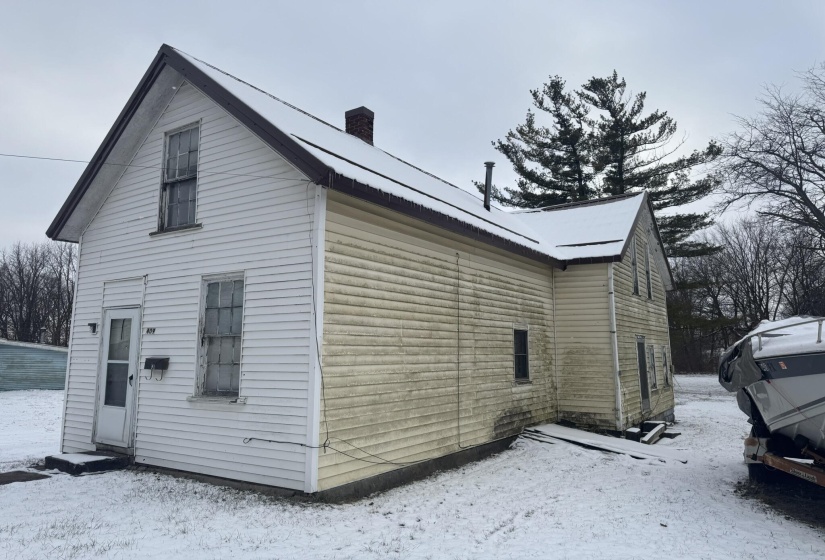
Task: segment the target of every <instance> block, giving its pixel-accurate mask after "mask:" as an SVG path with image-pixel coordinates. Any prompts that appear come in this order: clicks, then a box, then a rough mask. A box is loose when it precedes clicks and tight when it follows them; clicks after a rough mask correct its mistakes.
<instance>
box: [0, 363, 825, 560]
mask: <svg viewBox="0 0 825 560" xmlns="http://www.w3.org/2000/svg"><path fill="white" fill-rule="evenodd" d="M676 382H677V390H678V393H677V394H678V397H677V402H678V405H677V410H676V415H677V418H678V419H679V424H678V425H677V427H676V428H675V429H676V430H678V431H681V432H682V436H680V437H679V438H677V439H675V440H667V441H664V442H662V443H660V444H657V445H671V446H674V447H679V448H684V449H686V450H688V454H689V456H690V460H689V462H688V463H687V464H681V463H667V464H665V463H660V462H658V461H655V460H636V459H631V458H629V457H626V456H623V455H615V454H608V453H603V452H599V451H593V450H587V449H583V448H581V447H577V446H575V445H571V444H565V443H559V444H555V445H549V444H543V443H538V442H535V441H529V440H522V441H519V442H517V443H516V445H515V446H514V448H513V449H511V450H509V451H507V452H504V453H502V454H500V455H497V456H495V457H493V458H490V459H488V460H485V461H481V462H478V463H474V464H472V465H468V466H466V467H464V468H462V469H458V470H455V471H450V472H445V473H441V474H439V475H436V476H433V477H431V478H429V479H427V480H424V481H421V482H417V483H413V484H410V485H407V486H404V487H402V488H397V489H395V490H392V491H389V492H385V493H383V494H379V495H377V496H373V497H371V498H367V499H364V500H360V501H358V502H355V503H352V504H345V505H322V504H307V503H301V502H296V501H289V500H281V499H274V498H267V497H263V496H260V495H257V494H254V493H250V492H240V491H235V490H228V489H223V488H219V487H216V486H211V485H208V484H202V483H197V482H193V481H189V480H185V479H176V478H172V477H169V476H165V475H158V474H153V473H146V472H134V471H120V472H114V473H106V474H99V475H88V476H83V477H76V478H73V477H70V476H67V475H62V474H60V475H55V476H53V477H52V478H49V479H47V480H41V481H34V482H25V483H14V484H9V485H6V486H0V558H8V559H15V560H17V559H26V558H43V557H54V558H86V557H117V558H135V559H137V558H141V559H142V558H147V557H148V558H193V559H195V558H197V559H209V558H227V557H230V556H234V557H242V558H359V559H360V558H467V559H469V558H519V559H522V558H559V559H563V558H639V559H644V560H650V559H656V558H724V559H725V560H732V559H737V558H760V559H762V558H765V557H771V556H773V557H779V558H795V559H805V558H817V559H819V558H822V555H823V552H822V551H823V549H825V546H824V545H825V543H823V534H822V533H821V532H819V531H818V530H816V529H812V528H809V527H807V526H805V525H803V524H802V523H799V522H797V521H794V520H790V519H787V518H785V517H784V516H782V515H778V514H774V513H771V512H770V511H767V510H766V509H765V508H764V507H763V506H762V505H761V504H760V503H759V502H757V501H754V500H749V499H744V498H742V497H740V496H739V495H738V494H737V493H736V492H735V489H736V483H737V482H738V481H742V480H744V479H746V477H747V471H746V469H745V466H744V465H743V464H742V456H741V453H742V438H743V437H744V436H745V434H746V432H747V430H748V426H747V423H746V419H745V416H744V415H743V414H742V413H740V412H739V410H738V409H737V407H736V404H735V402H734V400H733V398H732V397H731V396H730V395H728V394H727V393H725V392H724V391H723V390H722V389H721V388H720V387H719V386H718V384H717V382H716V380H715V378H714V377H711V376H691V377H684V376H677V378H676ZM27 395H28V396H29V397H31V399H32V401H33V402H38V401H39V402H41V404H38V405H36V406H29V405H28V402H27V401H28V399H27ZM49 399H50V397H49V396H44V395H41V394H39V393H37V392H33V393H32V392H30V393H27V394H26V395H10V394H8V393H7V394H2V393H0V414H2V416H0V422H2V424H0V441H2V446H3V455H2V457H3V459H2V460H3V461H6V462H9V461H10V460H11V461H14V460H19V459H22V458H24V457H26V456H28V455H30V454H31V453H32V452H33V450H35V449H38V450H40V449H42V450H44V451H52V450H53V449H54V445H55V441H54V439H55V436H56V434H57V433H58V429H59V428H58V422H57V416H58V415H59V408H60V404H61V401H60V400H59V399H51V401H50V402H52V403H53V407H54V410H50V411H44V410H42V407H43V406H44V404H45V403H46V401H49ZM26 415H28V416H29V417H28V418H26V419H24V416H26ZM49 418H51V422H52V424H51V425H48V424H49V422H48V421H47V420H48V419H49ZM10 419H14V423H10ZM28 422H35V423H36V425H37V426H40V428H38V429H37V430H35V429H33V428H32V427H30V425H29V424H28ZM47 425H48V426H47ZM47 430H49V431H47ZM18 432H21V433H18ZM22 432H25V433H22ZM11 438H13V439H11ZM26 440H31V441H29V442H28V443H26V447H25V448H24V447H20V451H19V452H18V453H17V455H14V453H15V451H9V449H8V446H7V444H6V442H7V441H18V442H21V444H22V442H24V441H26ZM38 445H39V446H41V447H37V446H38Z"/></svg>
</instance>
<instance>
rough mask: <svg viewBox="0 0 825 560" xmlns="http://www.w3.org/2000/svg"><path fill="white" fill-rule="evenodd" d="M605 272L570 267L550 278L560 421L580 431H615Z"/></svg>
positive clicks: (594, 267) (586, 266)
mask: <svg viewBox="0 0 825 560" xmlns="http://www.w3.org/2000/svg"><path fill="white" fill-rule="evenodd" d="M607 266H608V265H606V264H584V265H571V266H569V267H567V269H566V270H564V271H556V272H555V275H554V278H553V281H554V287H555V295H556V348H557V359H558V375H559V396H558V398H559V416H560V417H561V418H563V419H565V420H569V421H571V422H575V423H576V424H577V425H581V426H585V427H604V428H614V427H615V425H616V392H615V382H614V374H613V354H612V345H611V340H610V312H609V299H608V293H607V292H608V290H607V286H608V284H607Z"/></svg>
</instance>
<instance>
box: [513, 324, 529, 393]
mask: <svg viewBox="0 0 825 560" xmlns="http://www.w3.org/2000/svg"><path fill="white" fill-rule="evenodd" d="M513 356H514V365H515V378H516V381H526V380H528V379H530V359H529V358H530V356H529V351H528V343H527V331H526V330H521V329H514V330H513Z"/></svg>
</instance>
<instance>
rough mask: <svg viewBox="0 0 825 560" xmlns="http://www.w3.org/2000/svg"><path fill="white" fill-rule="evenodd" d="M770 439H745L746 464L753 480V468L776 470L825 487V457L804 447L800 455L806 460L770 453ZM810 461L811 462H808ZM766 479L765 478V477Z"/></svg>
mask: <svg viewBox="0 0 825 560" xmlns="http://www.w3.org/2000/svg"><path fill="white" fill-rule="evenodd" d="M769 440H770V438H760V437H753V436H751V437H748V438H745V463H747V465H748V469H749V471H750V473H751V478H757V476H754V470H753V467H752V466H755V467H757V468H758V467H762V468H770V469H775V470H777V471H782V472H785V473H788V474H791V475H793V476H795V477H797V478H801V479H802V480H807V481H808V482H812V483H814V484H817V485H819V486H823V487H825V456H822V455H820V454H819V453H817V452H815V451H813V450H812V449H810V448H809V447H804V448H803V449H802V450H801V451H800V454H801V455H802V456H803V457H806V458H807V461H806V462H802V461H805V459H803V460H800V459H789V458H786V457H781V456H779V455H776V454H774V453H772V452H770V451H768V449H769V447H768V443H769ZM808 461H810V462H808ZM765 474H767V473H765ZM763 479H764V477H763Z"/></svg>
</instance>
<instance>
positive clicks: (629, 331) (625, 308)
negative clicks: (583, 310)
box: [613, 210, 674, 426]
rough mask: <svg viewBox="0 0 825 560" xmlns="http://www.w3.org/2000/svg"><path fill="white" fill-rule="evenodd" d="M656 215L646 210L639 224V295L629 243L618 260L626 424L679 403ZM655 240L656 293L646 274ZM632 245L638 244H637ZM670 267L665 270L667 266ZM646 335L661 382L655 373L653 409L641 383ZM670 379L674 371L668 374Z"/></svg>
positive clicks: (653, 274) (618, 321)
mask: <svg viewBox="0 0 825 560" xmlns="http://www.w3.org/2000/svg"><path fill="white" fill-rule="evenodd" d="M652 228H653V221H652V218H651V217H650V214H649V212H647V211H646V210H645V211H644V214H643V217H642V219H640V220H639V223H638V224H637V226H636V234H635V236H636V255H637V263H638V271H639V295H634V294H633V275H632V256H631V252H630V249H628V251H627V253H626V254H625V256H624V258H623V259H622V261H621V262H620V263H615V264H614V265H613V266H614V288H615V292H616V293H615V298H616V326H617V331H618V340H619V366H620V369H621V371H622V376H621V379H622V404H623V412H624V417H625V426H631V425H634V424H637V423H639V422H640V421H642V420H644V419H646V418H651V417H653V416H656V415H658V414H662V413H665V412H668V411H671V410H672V409H673V406H674V400H673V387H672V381H671V384H670V385H668V384H667V383H666V380H665V376H664V370H663V360H662V350H663V349H664V348H666V349H667V355H668V361H670V355H671V354H670V338H669V333H668V322H667V305H666V301H665V288H664V284H663V282H662V277H661V275H660V271H659V270H658V267H657V266H656V260H657V259H655V258H654V255H653V252H654V251H656V250H658V248H657V247H656V246H655V245H654V244H652V243H651V242H652V240H653V239H655V238H654V236H653V234H652V233H651V232H652ZM648 243H651V246H650V250H651V254H650V272H651V280H652V292H653V297H652V299H648V297H647V286H646V279H645V253H646V250H647V247H648ZM631 247H632V246H631ZM662 272H664V271H662ZM637 335H641V336H644V337H645V344H646V345H650V344H652V345H653V346H654V348H655V357H656V359H655V371H656V378H657V385H658V388H653V387H652V379H650V380H649V381H650V384H651V389H650V406H651V410H650V411H643V410H642V402H641V389H640V386H639V364H638V359H637V354H636V336H637ZM648 371H649V376H650V377H651V378H652V376H653V367H652V366H651V365H649V366H648ZM668 379H670V375H668Z"/></svg>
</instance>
